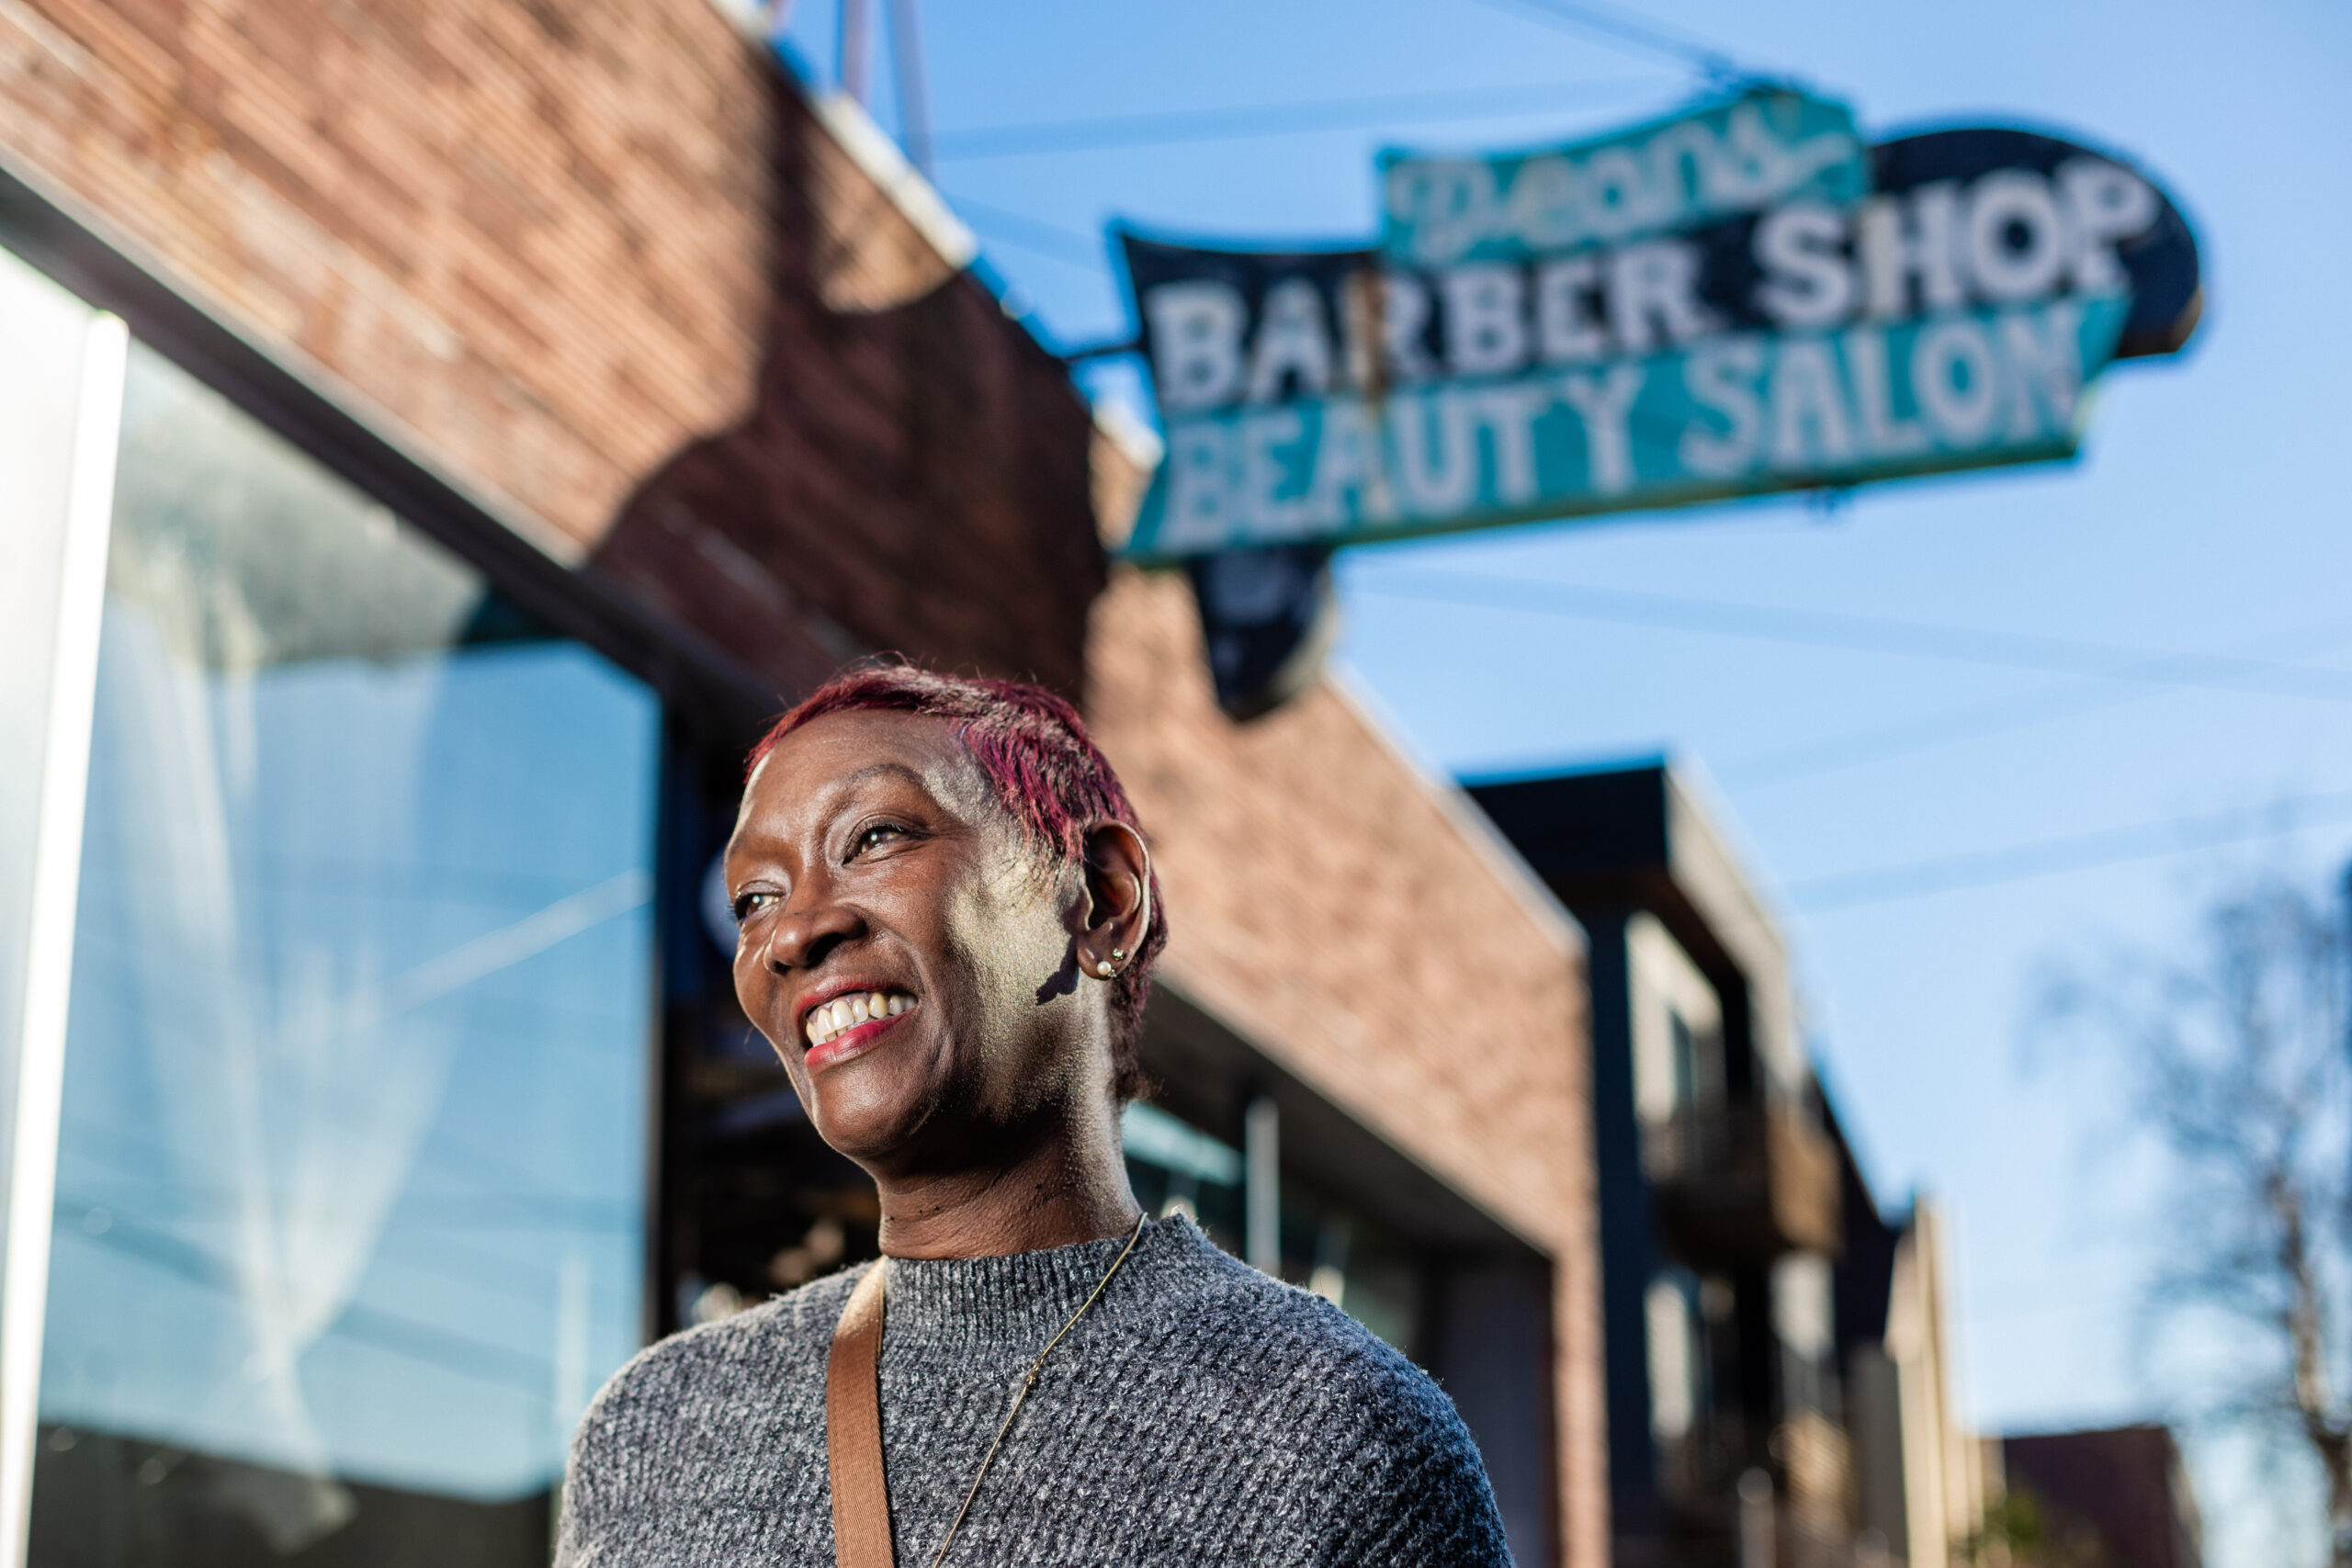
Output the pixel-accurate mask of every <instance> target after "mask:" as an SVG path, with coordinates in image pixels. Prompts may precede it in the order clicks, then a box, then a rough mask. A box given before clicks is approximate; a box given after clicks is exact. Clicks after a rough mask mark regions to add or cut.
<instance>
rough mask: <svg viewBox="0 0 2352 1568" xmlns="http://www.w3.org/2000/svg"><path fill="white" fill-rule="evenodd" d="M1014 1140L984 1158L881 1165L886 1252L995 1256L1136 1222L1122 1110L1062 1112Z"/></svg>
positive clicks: (1119, 1230) (1097, 1235)
mask: <svg viewBox="0 0 2352 1568" xmlns="http://www.w3.org/2000/svg"><path fill="white" fill-rule="evenodd" d="M1008 1142H1011V1143H1012V1152H1011V1154H1010V1157H1008V1158H1005V1159H1002V1160H1001V1161H997V1162H991V1163H989V1164H986V1165H983V1166H978V1167H967V1168H962V1169H958V1170H955V1171H952V1172H940V1171H932V1172H925V1173H922V1174H908V1175H884V1174H877V1175H876V1187H877V1188H878V1189H879V1190H880V1192H881V1197H882V1251H883V1253H884V1255H885V1256H888V1257H891V1258H995V1257H1001V1256H1003V1255H1005V1254H1008V1253H1015V1252H1042V1251H1044V1250H1046V1248H1048V1247H1070V1246H1074V1245H1076V1244H1077V1243H1080V1242H1085V1241H1100V1240H1102V1239H1103V1237H1105V1236H1113V1235H1122V1234H1124V1233H1125V1232H1126V1231H1129V1230H1132V1229H1133V1228H1134V1227H1135V1223H1136V1214H1137V1213H1139V1210H1138V1208H1137V1206H1136V1199H1135V1193H1134V1191H1133V1190H1132V1189H1130V1188H1129V1187H1128V1185H1127V1167H1126V1160H1125V1156H1123V1155H1122V1154H1121V1152H1120V1148H1119V1137H1118V1118H1117V1115H1116V1113H1115V1112H1112V1113H1110V1114H1109V1115H1107V1116H1103V1117H1096V1116H1092V1115H1087V1116H1083V1117H1079V1118H1072V1117H1067V1116H1065V1117H1057V1118H1055V1119H1054V1120H1053V1121H1052V1122H1050V1123H1049V1124H1048V1125H1047V1127H1046V1130H1045V1131H1044V1134H1043V1135H1041V1136H1035V1137H1032V1138H1028V1139H1022V1140H1018V1141H1011V1140H1008ZM999 1146H1000V1147H1003V1146H1004V1145H999Z"/></svg>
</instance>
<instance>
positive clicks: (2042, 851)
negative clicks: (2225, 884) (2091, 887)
mask: <svg viewBox="0 0 2352 1568" xmlns="http://www.w3.org/2000/svg"><path fill="white" fill-rule="evenodd" d="M2345 821H2352V789H2346V790H2336V791H2334V792H2332V793H2329V794H2325V795H2303V796H2301V797H2299V798H2293V799H2289V800H2282V801H2278V802H2275V803H2273V804H2272V805H2269V806H2267V807H2260V808H2258V809H2255V810H2241V811H2209V812H2199V813H2198V814H2196V815H2193V816H2188V817H2174V818H2167V819H2165V820H2164V821H2161V822H2143V823H2139V824H2136V825H2134V826H2131V827H2128V828H2108V829H2100V830H2098V831H2097V832H2091V833H2077V834H2074V835H2072V836H2070V837H2067V838H2063V839H2042V840H2035V841H2033V842H2031V843H2023V844H2010V845H2007V846H2005V847H2003V848H2000V849H1993V850H1974V851H1970V852H1965V853H1962V854H1952V855H1939V856H1937V857H1935V858H1933V859H1930V860H1921V861H1913V862H1911V863H1907V864H1904V865H1890V866H1875V867H1872V868H1871V869H1868V870H1864V871H1849V872H1839V873H1838V874H1834V875H1830V876H1816V877H1811V878H1808V879H1806V880H1804V881H1802V882H1796V883H1792V884H1791V885H1790V886H1789V889H1788V894H1789V897H1790V899H1791V900H1792V902H1794V903H1795V904H1796V906H1797V907H1798V908H1801V909H1804V910H1805V911H1806V912H1807V913H1809V914H1826V913H1828V912H1830V911H1832V910H1837V909H1850V908H1856V907H1858V906H1860V905H1864V904H1884V903H1891V902H1893V901H1894V900H1896V899H1899V898H1923V897H1928V896H1930V895H1932V894H1938V893H1952V892H1958V891H1960V890H1961V889H1962V888H1970V887H1989V886H1996V885H1998V884H2001V883H2006V882H2023V881H2027V880H2029V879H2030V878H2033V877H2037V876H2052V875H2055V874H2058V873H2060V872H2066V871H2087V870H2090V869H2091V868H2093V867H2095V866H2104V865H2120V864H2123V863H2126V862H2129V861H2135V860H2157V859H2161V858H2163V857H2165V856H2168V855H2177V854H2191V853H2195V852H2198V851H2199V850H2212V849H2220V848H2222V846H2224V845H2227V844H2236V843H2245V842H2249V841H2251V840H2258V839H2276V838H2283V837H2285V836H2286V835H2288V834H2290V833H2300V832H2302V831H2303V830H2305V829H2311V828H2323V827H2326V826H2328V825H2329V824H2331V823H2335V822H2345Z"/></svg>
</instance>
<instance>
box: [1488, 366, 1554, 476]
mask: <svg viewBox="0 0 2352 1568" xmlns="http://www.w3.org/2000/svg"><path fill="white" fill-rule="evenodd" d="M1551 406H1552V395H1551V394H1550V393H1549V392H1547V391H1545V390H1544V389H1543V388H1541V387H1532V386H1529V385H1527V384H1526V383H1524V382H1522V383H1521V384H1519V385H1517V386H1511V387H1489V388H1487V389H1486V390H1484V391H1483V392H1481V393H1480V394H1479V395H1478V413H1479V416H1480V418H1482V419H1483V420H1485V422H1486V425H1487V430H1488V431H1490V432H1492V433H1493V435H1494V442H1495V499H1496V500H1497V501H1499V502H1509V503H1514V504H1516V503H1521V502H1530V501H1533V500H1534V499H1535V428H1534V427H1535V419H1536V416H1537V415H1539V414H1541V413H1543V412H1545V411H1546V410H1548V409H1550V408H1551Z"/></svg>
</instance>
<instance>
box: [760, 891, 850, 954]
mask: <svg viewBox="0 0 2352 1568" xmlns="http://www.w3.org/2000/svg"><path fill="white" fill-rule="evenodd" d="M803 892H804V894H805V895H806V896H807V902H806V903H805V904H802V905H800V906H799V907H797V908H790V909H787V910H786V911H785V912H784V913H783V914H782V915H781V916H779V917H778V918H777V919H776V922H775V925H774V926H773V927H771V928H770V929H769V931H768V942H767V953H766V959H767V966H768V968H769V970H770V971H771V972H773V973H775V974H778V975H781V974H783V973H785V972H786V970H789V969H814V968H815V967H816V966H817V965H818V964H822V963H823V962H824V961H825V955H826V954H827V953H831V951H832V950H833V949H834V948H836V947H839V946H840V945H841V944H842V942H849V941H853V940H854V939H855V938H856V937H858V936H860V935H862V934H863V933H864V931H865V917H864V916H862V915H860V914H859V913H858V912H857V910H856V909H855V908H853V907H851V906H850V905H847V904H843V903H842V902H840V901H839V900H838V899H835V898H832V897H829V896H828V895H827V894H826V892H825V891H824V890H822V889H821V888H805V887H804V889H803Z"/></svg>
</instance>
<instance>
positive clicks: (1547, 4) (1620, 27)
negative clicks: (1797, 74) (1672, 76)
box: [1480, 0, 1773, 83]
mask: <svg viewBox="0 0 2352 1568" xmlns="http://www.w3.org/2000/svg"><path fill="white" fill-rule="evenodd" d="M1480 3H1481V4H1483V5H1485V6H1488V7H1489V8H1490V9H1493V10H1498V11H1508V12H1511V13H1513V14H1515V15H1519V16H1525V17H1535V18H1536V19H1538V20H1541V21H1545V22H1549V23H1551V24H1552V25H1553V26H1555V27H1560V28H1571V29H1573V30H1575V31H1577V32H1580V33H1583V34H1585V35H1586V36H1588V37H1590V38H1598V39H1605V40H1607V41H1609V42H1611V43H1616V44H1630V45H1632V46H1633V47H1634V48H1635V49H1637V50H1641V51H1645V52H1647V53H1650V54H1655V55H1662V56H1664V57H1665V58H1667V59H1668V60H1672V61H1674V62H1676V63H1678V64H1681V65H1687V66H1689V67H1690V68H1691V69H1692V70H1693V71H1696V72H1698V73H1700V74H1701V75H1702V76H1704V77H1706V78H1708V79H1709V80H1710V81H1713V82H1721V83H1729V82H1737V81H1747V80H1755V79H1758V78H1760V77H1764V76H1767V75H1770V74H1773V73H1767V72H1762V71H1758V70H1755V69H1752V68H1750V67H1748V66H1746V65H1743V64H1741V63H1740V62H1739V61H1738V60H1737V59H1736V58H1735V57H1734V56H1733V54H1732V53H1731V51H1729V50H1726V49H1723V48H1720V47H1718V46H1716V45H1714V44H1711V43H1708V42H1706V41H1704V40H1703V39H1697V38H1694V37H1692V36H1691V35H1690V34H1688V33H1677V32H1674V31H1671V30H1669V29H1668V28H1661V27H1659V26H1657V24H1656V23H1654V22H1650V21H1646V20H1645V19H1643V18H1642V17H1637V16H1634V15H1633V14H1631V13H1630V12H1625V11H1621V10H1619V9H1617V8H1616V7H1615V6H1602V5H1595V4H1593V3H1592V0H1480Z"/></svg>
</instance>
